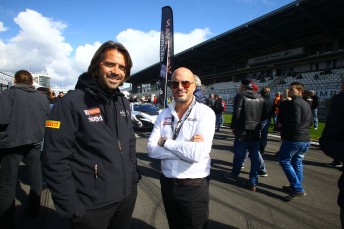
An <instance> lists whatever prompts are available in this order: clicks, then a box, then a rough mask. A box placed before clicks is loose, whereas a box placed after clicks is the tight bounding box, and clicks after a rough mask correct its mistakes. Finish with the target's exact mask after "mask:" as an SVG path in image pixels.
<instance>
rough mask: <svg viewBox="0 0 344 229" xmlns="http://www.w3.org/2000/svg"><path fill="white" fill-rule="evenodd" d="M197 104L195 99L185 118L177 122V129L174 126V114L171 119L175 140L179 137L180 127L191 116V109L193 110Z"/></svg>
mask: <svg viewBox="0 0 344 229" xmlns="http://www.w3.org/2000/svg"><path fill="white" fill-rule="evenodd" d="M195 104H196V100H194V101H193V103H192V104H191V106H190V108H189V109H188V111H187V113H186V115H185V118H184V119H181V120H179V121H178V122H177V126H176V129H175V130H173V127H174V116H173V115H172V120H171V128H172V131H173V140H176V139H177V137H178V134H179V132H180V129H181V128H182V126H183V124H184V121H185V120H186V119H187V118H188V117H189V115H190V113H191V111H192V108H193V106H194V105H195Z"/></svg>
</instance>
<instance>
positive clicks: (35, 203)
mask: <svg viewBox="0 0 344 229" xmlns="http://www.w3.org/2000/svg"><path fill="white" fill-rule="evenodd" d="M0 157H1V169H0V228H12V227H13V226H14V210H15V206H14V201H15V196H16V187H17V175H18V168H19V164H20V162H21V161H24V162H25V164H26V169H27V174H28V178H29V185H30V194H29V205H28V210H29V211H28V213H30V214H32V213H34V215H35V216H38V214H39V208H40V203H41V202H40V200H41V194H42V171H41V159H40V158H41V144H40V143H39V144H32V145H24V146H19V147H14V148H9V149H0Z"/></svg>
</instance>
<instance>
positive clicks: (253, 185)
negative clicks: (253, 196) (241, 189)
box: [246, 183, 257, 192]
mask: <svg viewBox="0 0 344 229" xmlns="http://www.w3.org/2000/svg"><path fill="white" fill-rule="evenodd" d="M246 186H247V189H248V190H250V191H252V192H255V191H256V190H257V185H256V184H249V183H247V185H246Z"/></svg>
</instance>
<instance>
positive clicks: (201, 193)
mask: <svg viewBox="0 0 344 229" xmlns="http://www.w3.org/2000/svg"><path fill="white" fill-rule="evenodd" d="M160 184H161V193H162V199H163V202H164V206H165V211H166V215H167V220H168V224H169V227H170V228H171V229H184V228H185V229H186V228H199V229H201V228H205V227H206V224H207V221H208V218H209V180H208V179H205V180H204V181H203V182H202V183H201V185H200V186H188V185H182V184H175V182H174V180H173V179H170V178H166V177H165V176H163V175H161V177H160Z"/></svg>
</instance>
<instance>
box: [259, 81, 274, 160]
mask: <svg viewBox="0 0 344 229" xmlns="http://www.w3.org/2000/svg"><path fill="white" fill-rule="evenodd" d="M261 96H262V97H263V98H264V106H265V108H264V109H265V110H266V116H265V117H262V131H261V137H260V153H261V154H262V155H264V151H265V147H266V145H267V142H268V133H269V126H270V123H271V118H272V116H273V113H274V107H273V105H274V100H273V98H271V96H270V87H263V89H262V90H261Z"/></svg>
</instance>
